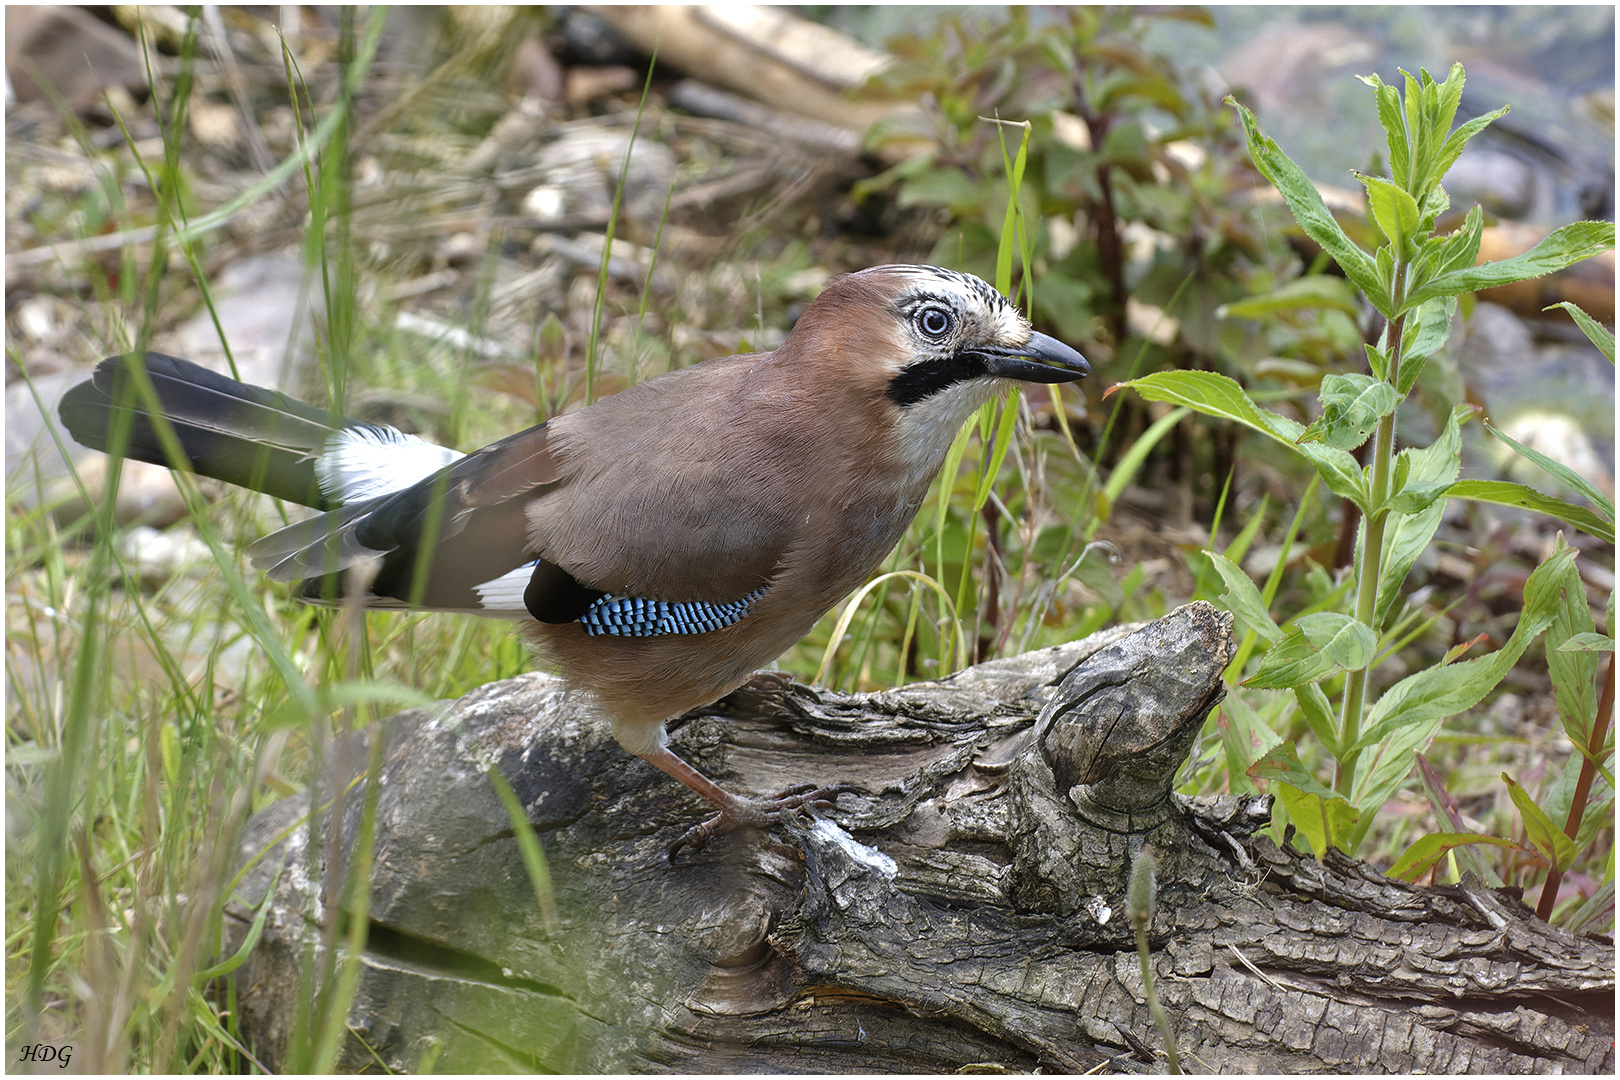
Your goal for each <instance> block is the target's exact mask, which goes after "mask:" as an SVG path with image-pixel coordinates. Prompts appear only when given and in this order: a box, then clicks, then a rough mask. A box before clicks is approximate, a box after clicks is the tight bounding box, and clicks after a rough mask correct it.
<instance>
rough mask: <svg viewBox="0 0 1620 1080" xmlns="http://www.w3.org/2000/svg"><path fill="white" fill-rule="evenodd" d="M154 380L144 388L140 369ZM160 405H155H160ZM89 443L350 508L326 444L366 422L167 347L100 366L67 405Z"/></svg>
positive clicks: (72, 427)
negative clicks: (333, 487) (330, 467)
mask: <svg viewBox="0 0 1620 1080" xmlns="http://www.w3.org/2000/svg"><path fill="white" fill-rule="evenodd" d="M141 373H144V375H145V378H146V380H147V381H149V383H150V386H151V393H150V394H148V393H146V392H145V391H144V388H142V387H141V385H140V384H141V381H142V380H141V378H140V374H141ZM154 406H155V407H154ZM57 413H58V415H59V416H60V417H61V418H62V424H63V426H64V427H66V428H67V430H68V432H69V433H70V434H71V435H72V436H73V437H74V438H75V439H77V440H78V441H79V442H80V443H83V444H84V445H85V446H88V447H91V448H92V449H96V450H102V451H105V452H109V453H110V452H113V451H115V450H121V451H122V452H123V454H124V456H126V457H130V458H134V459H136V460H137V461H148V462H151V463H152V464H154V465H167V466H169V467H171V468H178V467H181V466H182V465H184V464H189V465H190V467H191V468H192V469H193V470H194V471H196V472H198V473H200V474H201V475H203V476H211V477H214V478H215V479H218V480H224V481H226V482H227V483H231V484H236V485H238V486H239V487H245V488H250V489H252V490H254V491H262V492H264V493H266V494H268V495H274V496H275V497H276V498H279V499H286V500H288V501H290V502H296V503H302V504H303V505H305V506H313V507H317V508H319V509H328V508H330V507H332V506H336V505H338V504H340V503H341V502H342V501H343V499H342V498H341V497H334V495H336V493H332V494H327V493H325V492H323V489H322V484H321V482H320V479H319V477H318V476H317V475H316V461H317V460H318V458H319V456H320V454H321V449H322V447H323V446H325V445H326V444H327V443H328V442H329V441H330V440H331V439H332V437H333V436H334V435H336V434H337V433H338V432H340V431H342V430H344V429H345V428H353V427H360V426H363V425H360V423H359V422H358V421H355V420H350V419H347V418H346V417H343V416H341V415H339V414H337V413H331V412H327V411H326V410H324V409H317V408H315V407H314V406H312V405H306V404H304V403H303V402H301V401H295V400H293V399H292V398H290V397H288V396H287V395H285V394H282V393H278V392H277V391H274V390H266V389H264V388H262V387H258V386H249V385H247V384H246V383H240V382H237V381H236V380H235V379H231V378H228V377H226V376H224V375H221V374H219V373H218V372H214V371H210V370H209V369H208V368H205V367H201V366H199V365H197V364H193V363H191V362H190V361H188V360H180V359H178V358H176V357H173V356H165V355H163V354H162V353H154V352H149V353H126V354H124V355H122V356H110V357H108V358H107V359H105V360H103V361H102V362H101V363H100V364H98V365H96V370H95V372H94V374H92V375H91V377H90V378H89V379H87V380H86V381H84V382H82V383H80V384H79V385H77V386H75V387H73V388H72V389H71V390H69V391H68V392H67V393H66V394H65V395H63V397H62V402H61V404H60V406H58V409H57ZM154 413H157V414H159V415H161V416H162V417H163V418H164V419H166V420H167V421H168V423H169V427H170V428H171V429H172V430H173V432H174V436H175V439H176V440H177V441H178V443H179V451H180V454H181V456H182V457H183V461H180V462H177V461H175V460H174V458H173V457H171V456H170V453H169V452H168V450H167V449H166V447H165V445H164V439H163V438H162V437H160V435H159V431H158V427H157V425H154V424H153V422H152V417H153V414H154Z"/></svg>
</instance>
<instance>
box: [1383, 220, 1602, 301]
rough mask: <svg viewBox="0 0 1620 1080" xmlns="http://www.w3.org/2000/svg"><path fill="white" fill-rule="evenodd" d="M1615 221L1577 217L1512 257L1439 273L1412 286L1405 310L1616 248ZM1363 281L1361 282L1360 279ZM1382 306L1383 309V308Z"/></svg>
mask: <svg viewBox="0 0 1620 1080" xmlns="http://www.w3.org/2000/svg"><path fill="white" fill-rule="evenodd" d="M1613 247H1614V222H1612V221H1577V222H1575V223H1574V224H1572V225H1565V226H1563V227H1562V228H1560V229H1555V230H1553V232H1552V233H1550V234H1549V235H1548V236H1547V237H1546V238H1545V239H1544V240H1542V241H1541V243H1539V244H1537V245H1536V246H1535V247H1533V248H1531V249H1530V250H1529V251H1527V252H1525V253H1524V254H1523V255H1515V256H1514V257H1513V258H1511V259H1502V260H1500V261H1498V262H1488V263H1481V264H1480V265H1479V266H1471V267H1466V268H1464V269H1460V270H1453V271H1451V272H1450V273H1447V274H1438V275H1436V276H1435V277H1433V278H1430V279H1429V280H1428V281H1427V282H1425V283H1424V284H1422V285H1420V286H1418V287H1417V288H1416V289H1414V290H1412V292H1411V293H1409V294H1408V295H1407V297H1406V306H1405V308H1404V310H1407V311H1410V310H1411V309H1412V308H1415V307H1417V306H1418V305H1419V304H1422V303H1424V302H1426V301H1429V300H1433V299H1435V298H1436V297H1440V296H1461V295H1462V294H1463V293H1471V292H1477V291H1479V290H1480V289H1490V288H1494V287H1496V286H1498V285H1511V284H1513V283H1514V282H1515V281H1525V280H1528V279H1530V278H1534V277H1540V276H1541V275H1543V274H1550V273H1552V272H1553V271H1554V270H1562V269H1563V268H1564V267H1566V266H1571V265H1573V264H1575V263H1578V262H1580V261H1581V260H1582V259H1589V258H1591V257H1592V256H1594V255H1598V254H1601V253H1602V252H1605V251H1609V250H1612V249H1613ZM1357 284H1359V282H1358V283H1357ZM1380 310H1382V309H1380Z"/></svg>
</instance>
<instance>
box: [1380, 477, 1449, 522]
mask: <svg viewBox="0 0 1620 1080" xmlns="http://www.w3.org/2000/svg"><path fill="white" fill-rule="evenodd" d="M1450 487H1451V485H1450V484H1448V483H1447V482H1446V481H1444V480H1437V481H1430V482H1428V483H1423V484H1408V485H1406V486H1405V487H1403V488H1401V489H1400V490H1399V491H1397V492H1396V493H1395V494H1393V495H1391V496H1390V497H1389V501H1388V502H1387V503H1385V504H1384V506H1385V507H1386V508H1388V509H1389V511H1390V512H1391V513H1394V514H1421V513H1422V512H1423V511H1425V510H1427V509H1428V508H1429V507H1431V506H1433V505H1434V503H1435V500H1436V499H1439V498H1440V497H1441V496H1442V495H1444V494H1445V493H1446V490H1447V489H1448V488H1450Z"/></svg>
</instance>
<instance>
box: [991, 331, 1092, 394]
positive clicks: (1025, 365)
mask: <svg viewBox="0 0 1620 1080" xmlns="http://www.w3.org/2000/svg"><path fill="white" fill-rule="evenodd" d="M992 365H993V369H994V371H993V373H994V374H997V375H1001V376H1003V377H1005V378H1009V379H1018V380H1020V381H1021V382H1038V383H1062V382H1074V381H1075V380H1076V379H1083V378H1085V377H1086V376H1087V375H1090V374H1091V364H1090V363H1088V362H1087V361H1086V358H1085V357H1084V356H1081V355H1080V353H1079V352H1077V351H1076V350H1074V349H1072V348H1070V347H1069V346H1067V345H1065V344H1064V343H1063V342H1061V341H1059V340H1058V339H1057V338H1055V337H1052V336H1050V335H1049V334H1042V333H1038V332H1037V333H1033V334H1031V335H1030V336H1029V340H1028V341H1026V342H1024V344H1023V345H1021V346H1019V347H1018V348H1016V349H999V350H996V352H995V353H994V354H993V361H992Z"/></svg>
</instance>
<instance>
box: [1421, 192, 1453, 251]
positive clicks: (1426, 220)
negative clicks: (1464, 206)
mask: <svg viewBox="0 0 1620 1080" xmlns="http://www.w3.org/2000/svg"><path fill="white" fill-rule="evenodd" d="M1419 209H1420V210H1421V211H1422V213H1423V217H1422V218H1421V219H1419V221H1418V236H1419V238H1420V239H1421V238H1423V237H1425V236H1427V235H1428V234H1429V233H1431V232H1433V231H1434V223H1435V220H1436V219H1437V218H1439V216H1440V215H1441V214H1443V213H1445V212H1446V211H1447V210H1450V209H1451V196H1450V195H1447V194H1446V189H1445V188H1444V187H1442V186H1441V185H1439V184H1436V185H1434V188H1433V190H1431V191H1430V192H1429V194H1428V196H1427V197H1426V198H1425V199H1424V200H1423V205H1422V206H1421V207H1419Z"/></svg>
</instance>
